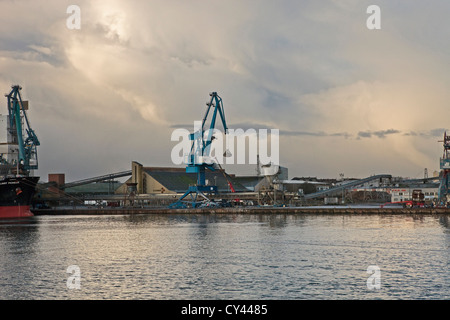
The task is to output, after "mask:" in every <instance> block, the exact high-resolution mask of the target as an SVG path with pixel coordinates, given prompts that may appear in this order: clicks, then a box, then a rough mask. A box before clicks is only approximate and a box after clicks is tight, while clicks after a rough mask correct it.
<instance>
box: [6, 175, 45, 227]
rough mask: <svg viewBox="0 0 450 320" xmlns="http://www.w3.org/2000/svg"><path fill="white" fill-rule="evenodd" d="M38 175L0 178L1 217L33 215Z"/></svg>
mask: <svg viewBox="0 0 450 320" xmlns="http://www.w3.org/2000/svg"><path fill="white" fill-rule="evenodd" d="M38 181H39V178H38V177H8V178H4V179H0V219H2V218H24V217H32V216H33V213H32V212H31V211H30V207H31V204H32V203H31V202H32V199H33V196H34V194H35V192H36V184H37V182H38Z"/></svg>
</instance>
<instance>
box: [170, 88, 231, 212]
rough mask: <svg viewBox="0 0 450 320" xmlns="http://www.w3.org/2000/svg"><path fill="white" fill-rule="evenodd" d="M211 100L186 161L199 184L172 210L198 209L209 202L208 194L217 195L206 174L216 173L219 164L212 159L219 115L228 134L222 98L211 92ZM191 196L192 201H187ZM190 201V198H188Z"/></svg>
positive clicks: (188, 171)
mask: <svg viewBox="0 0 450 320" xmlns="http://www.w3.org/2000/svg"><path fill="white" fill-rule="evenodd" d="M209 95H210V97H211V99H210V100H209V101H208V102H207V103H206V105H207V106H208V108H207V109H206V113H205V116H204V117H203V120H202V122H201V124H199V127H198V128H197V127H195V128H194V133H191V134H190V135H189V139H190V140H191V141H192V146H191V150H190V153H189V155H188V156H187V159H186V165H187V166H186V172H187V173H195V174H197V184H196V185H194V186H190V187H189V189H188V190H187V191H186V193H185V194H184V195H183V196H182V197H181V198H180V199H179V200H178V201H177V202H175V203H173V204H171V205H170V206H169V207H171V208H187V206H188V205H191V206H192V207H193V208H196V207H198V206H199V205H200V204H202V203H203V202H205V201H209V198H208V197H207V196H206V194H216V193H217V186H212V185H208V186H207V185H206V178H205V172H206V169H208V170H211V171H214V170H216V168H217V167H216V166H217V164H216V163H215V162H214V161H213V159H212V158H211V154H210V152H211V143H212V141H213V140H214V136H213V131H214V129H215V126H216V120H217V115H219V117H220V119H221V121H222V125H223V129H224V132H225V134H227V133H228V127H227V123H226V121H225V111H224V108H223V102H222V98H220V97H219V96H218V95H217V92H211V93H210V94H209ZM211 110H212V119H211V123H210V125H209V128H208V127H206V126H205V124H206V121H207V119H208V115H209V113H210V112H211ZM188 196H190V201H189V200H185V198H186V197H188ZM188 199H189V198H188Z"/></svg>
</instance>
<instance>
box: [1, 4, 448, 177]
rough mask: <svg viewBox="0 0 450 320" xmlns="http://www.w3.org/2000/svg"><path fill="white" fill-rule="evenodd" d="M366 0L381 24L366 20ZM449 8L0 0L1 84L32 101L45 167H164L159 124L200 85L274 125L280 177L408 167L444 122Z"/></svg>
mask: <svg viewBox="0 0 450 320" xmlns="http://www.w3.org/2000/svg"><path fill="white" fill-rule="evenodd" d="M72 4H76V5H78V6H79V8H80V9H81V25H80V27H81V28H80V29H79V30H71V29H69V28H68V27H67V25H66V22H67V19H68V18H70V16H71V14H68V13H67V8H68V7H69V5H72ZM372 4H376V5H378V6H379V7H380V9H381V29H380V30H369V29H368V28H367V26H366V21H367V19H368V18H369V17H370V14H368V13H367V8H368V6H370V5H372ZM448 12H450V2H449V1H448V0H431V1H423V0H408V1H407V0H396V1H392V0H378V1H372V0H371V1H364V0H320V1H319V0H290V1H287V0H285V1H273V0H258V1H256V0H245V1H242V0H228V1H223V0H221V1H219V0H148V1H144V0H129V1H122V0H108V1H106V0H102V1H100V0H98V1H95V0H89V1H87V0H85V1H83V0H79V1H72V0H71V1H65V0H46V1H36V0H33V1H31V0H30V1H27V0H22V1H21V0H17V1H13V0H0V87H1V88H3V92H4V93H7V92H9V90H10V86H11V85H12V84H20V85H21V86H22V87H23V90H22V94H23V96H24V98H26V99H27V100H29V101H30V111H29V116H30V119H31V124H32V127H33V129H34V130H35V131H36V133H37V135H38V137H39V139H40V141H41V147H40V148H39V165H40V169H39V170H38V171H37V174H38V175H40V176H41V177H42V180H44V181H46V180H47V174H48V173H66V180H67V181H72V180H77V179H82V178H87V177H91V176H96V175H102V174H107V173H111V172H118V171H122V170H128V169H130V166H131V161H133V160H136V161H139V162H140V163H142V164H144V165H145V166H172V165H173V164H172V162H171V157H170V156H171V150H172V148H173V147H174V146H175V144H176V142H172V141H171V140H170V138H171V133H172V131H173V130H174V128H177V127H180V126H182V125H186V124H190V123H192V126H193V122H194V121H195V120H201V118H202V117H203V115H204V112H205V110H206V105H205V102H206V101H207V100H208V99H209V95H208V94H209V92H211V91H217V92H218V94H219V95H220V96H221V97H222V99H223V103H224V108H225V110H226V120H227V123H228V126H229V127H230V128H244V129H246V128H268V129H270V128H273V129H279V130H280V162H281V164H282V165H284V166H286V167H288V168H289V176H290V178H292V177H295V176H317V177H330V178H337V177H339V174H340V173H344V175H345V176H346V177H360V178H363V177H366V176H369V175H372V174H379V173H389V174H393V175H395V176H407V177H412V178H419V177H422V176H423V171H424V168H428V171H429V172H430V174H431V173H432V172H433V171H434V170H438V168H439V157H440V156H441V154H442V144H441V143H439V142H438V140H440V139H442V136H443V133H444V131H445V130H446V129H447V128H450V90H449V84H450V41H449V39H450V23H449V22H448ZM2 105H3V106H4V107H2V109H1V111H0V113H6V112H7V111H6V98H5V103H4V104H2ZM187 129H190V128H187ZM225 168H226V170H227V171H228V172H230V173H238V174H253V173H254V172H255V170H254V168H252V167H250V168H248V167H247V168H243V167H239V166H236V165H235V166H231V165H228V166H225Z"/></svg>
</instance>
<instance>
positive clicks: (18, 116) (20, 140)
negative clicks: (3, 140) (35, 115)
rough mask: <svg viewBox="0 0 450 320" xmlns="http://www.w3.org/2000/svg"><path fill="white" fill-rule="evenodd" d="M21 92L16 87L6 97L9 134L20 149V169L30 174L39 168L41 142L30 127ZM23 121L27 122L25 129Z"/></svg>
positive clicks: (18, 87)
mask: <svg viewBox="0 0 450 320" xmlns="http://www.w3.org/2000/svg"><path fill="white" fill-rule="evenodd" d="M20 90H22V88H21V87H20V86H18V85H14V86H12V90H11V92H10V93H9V94H7V95H5V96H6V97H7V98H8V113H9V133H10V134H11V136H12V137H13V141H14V142H17V144H18V149H19V154H18V159H17V161H18V167H19V168H20V170H21V171H22V173H28V172H29V171H30V170H34V169H37V168H38V157H37V147H38V146H39V145H40V142H39V140H38V138H37V136H36V134H35V133H34V131H33V129H31V127H30V122H29V121H28V117H27V113H26V109H27V108H26V107H25V106H24V105H25V103H24V101H22V96H21V95H20ZM22 119H24V120H25V123H24V124H25V128H24V127H23V124H22V121H23V120H22ZM24 129H25V132H24V131H23V130H24ZM24 133H26V136H24Z"/></svg>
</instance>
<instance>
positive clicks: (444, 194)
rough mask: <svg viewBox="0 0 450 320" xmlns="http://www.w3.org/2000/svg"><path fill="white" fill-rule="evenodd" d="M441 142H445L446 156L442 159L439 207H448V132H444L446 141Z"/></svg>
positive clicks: (449, 152)
mask: <svg viewBox="0 0 450 320" xmlns="http://www.w3.org/2000/svg"><path fill="white" fill-rule="evenodd" d="M439 142H443V146H444V154H443V156H442V158H441V159H440V168H441V173H440V177H439V180H440V183H439V193H438V206H447V205H448V202H449V199H448V195H450V192H449V191H450V190H449V189H450V136H447V132H444V140H441V141H439Z"/></svg>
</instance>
